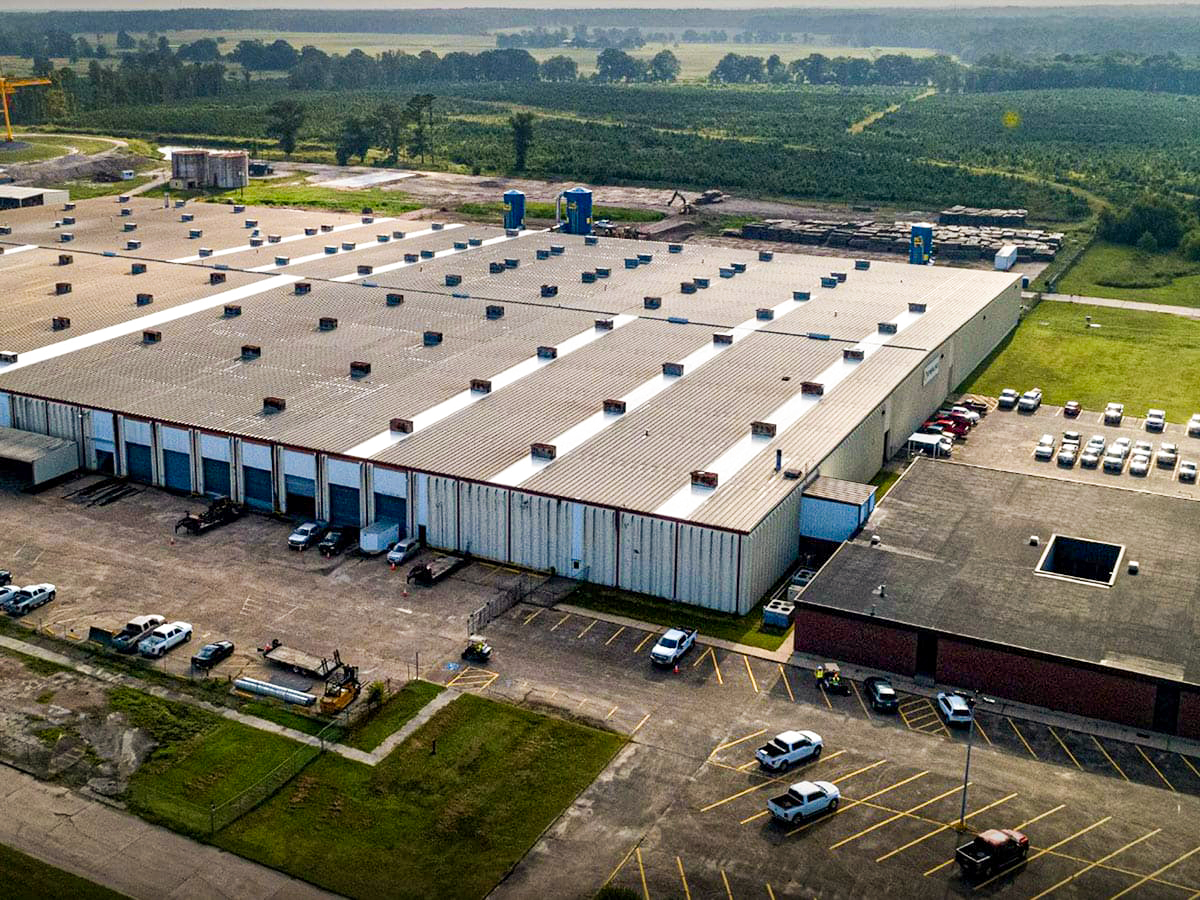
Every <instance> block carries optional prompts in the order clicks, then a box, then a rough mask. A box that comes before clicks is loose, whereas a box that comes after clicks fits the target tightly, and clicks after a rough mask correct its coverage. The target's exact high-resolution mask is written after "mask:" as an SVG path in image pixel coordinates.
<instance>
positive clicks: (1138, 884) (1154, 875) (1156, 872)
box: [1109, 847, 1200, 900]
mask: <svg viewBox="0 0 1200 900" xmlns="http://www.w3.org/2000/svg"><path fill="white" fill-rule="evenodd" d="M1193 853H1200V847H1193V848H1192V849H1191V850H1189V851H1188V852H1187V853H1185V854H1183V856H1181V857H1179V858H1178V859H1174V860H1172V861H1171V862H1169V863H1167V864H1166V865H1165V866H1163V867H1162V868H1160V869H1155V870H1154V871H1153V872H1151V873H1150V874H1149V875H1145V876H1143V877H1142V878H1141V879H1140V880H1139V881H1135V882H1134V883H1133V884H1131V885H1130V886H1129V887H1127V888H1125V890H1123V891H1121V892H1120V893H1119V894H1113V895H1112V897H1110V898H1109V900H1117V898H1118V897H1124V896H1125V895H1126V894H1128V893H1129V892H1130V891H1132V890H1133V889H1134V888H1140V887H1141V886H1142V885H1143V884H1145V883H1146V882H1147V881H1150V880H1152V879H1155V878H1157V877H1158V876H1159V875H1161V874H1162V873H1163V872H1165V871H1167V869H1169V868H1171V867H1172V866H1177V865H1179V864H1180V863H1181V862H1183V861H1184V860H1185V859H1187V858H1188V857H1189V856H1191V855H1192V854H1193Z"/></svg>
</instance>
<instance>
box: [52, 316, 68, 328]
mask: <svg viewBox="0 0 1200 900" xmlns="http://www.w3.org/2000/svg"><path fill="white" fill-rule="evenodd" d="M50 327H51V328H52V329H53V330H55V331H63V330H65V329H67V328H70V327H71V320H70V319H68V318H67V317H66V316H55V317H54V318H53V319H51V320H50Z"/></svg>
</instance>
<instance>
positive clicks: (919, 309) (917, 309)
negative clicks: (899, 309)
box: [908, 303, 928, 313]
mask: <svg viewBox="0 0 1200 900" xmlns="http://www.w3.org/2000/svg"><path fill="white" fill-rule="evenodd" d="M926 309H928V307H927V306H926V305H925V304H924V303H910V304H908V311H909V312H910V313H923V312H925V310H926Z"/></svg>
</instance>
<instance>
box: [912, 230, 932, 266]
mask: <svg viewBox="0 0 1200 900" xmlns="http://www.w3.org/2000/svg"><path fill="white" fill-rule="evenodd" d="M931 256H933V226H932V225H930V224H929V223H928V222H920V223H917V224H915V225H913V227H912V237H911V238H910V239H909V242H908V261H909V262H910V263H912V264H913V265H914V266H927V265H929V259H930V257H931Z"/></svg>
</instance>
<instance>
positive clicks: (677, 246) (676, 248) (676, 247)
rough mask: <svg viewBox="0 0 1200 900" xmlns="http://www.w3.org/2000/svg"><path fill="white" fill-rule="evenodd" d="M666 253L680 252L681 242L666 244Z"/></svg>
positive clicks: (681, 250)
mask: <svg viewBox="0 0 1200 900" xmlns="http://www.w3.org/2000/svg"><path fill="white" fill-rule="evenodd" d="M667 252H668V253H682V252H683V244H667Z"/></svg>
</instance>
